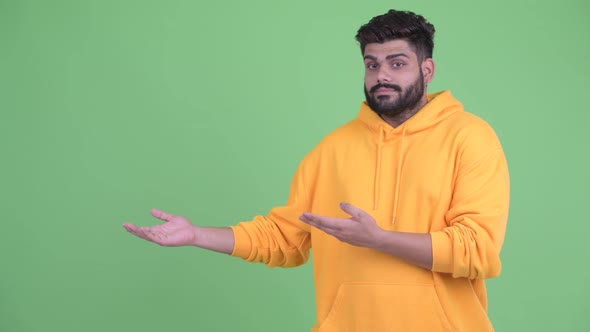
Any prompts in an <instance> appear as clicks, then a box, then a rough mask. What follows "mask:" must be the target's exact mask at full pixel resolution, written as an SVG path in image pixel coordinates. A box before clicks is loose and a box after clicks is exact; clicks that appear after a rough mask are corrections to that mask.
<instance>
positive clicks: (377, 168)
mask: <svg viewBox="0 0 590 332" xmlns="http://www.w3.org/2000/svg"><path fill="white" fill-rule="evenodd" d="M381 149H383V129H379V142H377V165H376V166H375V182H374V183H375V186H374V188H375V191H374V192H373V202H374V203H373V210H377V208H378V207H379V182H380V176H381Z"/></svg>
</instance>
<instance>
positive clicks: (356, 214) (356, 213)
mask: <svg viewBox="0 0 590 332" xmlns="http://www.w3.org/2000/svg"><path fill="white" fill-rule="evenodd" d="M340 209H341V210H342V211H344V212H346V213H348V214H349V215H350V216H351V217H352V218H353V219H354V220H357V221H365V220H371V219H373V217H371V216H370V215H369V214H368V213H367V212H365V211H363V210H361V209H359V208H357V207H356V206H354V205H352V204H350V203H345V202H342V203H340Z"/></svg>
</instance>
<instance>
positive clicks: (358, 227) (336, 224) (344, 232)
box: [299, 203, 385, 248]
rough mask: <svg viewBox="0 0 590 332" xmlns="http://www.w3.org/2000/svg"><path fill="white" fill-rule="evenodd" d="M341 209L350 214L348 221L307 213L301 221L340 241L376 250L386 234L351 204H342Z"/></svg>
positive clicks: (365, 213)
mask: <svg viewBox="0 0 590 332" xmlns="http://www.w3.org/2000/svg"><path fill="white" fill-rule="evenodd" d="M340 209H342V211H344V212H346V213H348V214H349V215H350V216H351V217H350V218H348V219H343V218H332V217H325V216H318V215H316V214H313V213H309V212H305V213H303V215H301V217H299V219H300V220H301V221H303V222H304V223H306V224H309V225H311V226H313V227H316V228H317V229H319V230H321V231H323V232H325V233H327V234H330V235H332V236H334V237H335V238H337V239H338V240H340V241H343V242H346V243H349V244H352V245H354V246H360V247H367V248H374V247H375V246H376V245H377V242H378V240H379V237H380V236H381V235H382V234H383V232H385V231H384V230H383V229H381V228H380V227H379V226H377V223H376V222H375V219H373V217H371V216H370V215H369V214H368V213H367V212H365V211H363V210H361V209H359V208H357V207H356V206H353V205H352V204H349V203H340Z"/></svg>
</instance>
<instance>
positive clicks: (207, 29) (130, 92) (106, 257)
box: [0, 0, 590, 332]
mask: <svg viewBox="0 0 590 332" xmlns="http://www.w3.org/2000/svg"><path fill="white" fill-rule="evenodd" d="M388 8H397V9H409V10H413V11H416V12H418V13H421V14H423V15H424V16H425V17H426V18H427V19H429V20H430V21H431V22H432V23H433V24H434V25H435V26H436V28H437V33H436V44H435V45H436V46H435V54H434V58H435V62H436V64H437V72H436V77H435V80H434V83H433V84H432V85H431V86H430V91H437V90H441V89H451V90H452V91H453V93H454V94H455V96H456V97H458V98H459V99H460V100H461V101H462V102H463V103H464V104H465V107H466V109H467V110H469V111H471V112H473V113H475V114H477V115H479V116H481V117H483V118H484V119H486V120H487V121H488V122H489V123H490V124H491V125H492V126H493V127H494V128H495V129H496V131H497V133H498V135H499V136H500V139H501V140H502V142H503V144H504V147H505V150H506V155H507V158H508V161H509V165H510V170H511V177H512V200H511V204H512V205H511V214H510V219H509V227H508V231H507V235H506V241H505V245H504V248H503V251H502V258H503V273H502V275H501V276H500V277H499V278H496V279H492V280H490V281H489V282H488V289H489V298H490V316H491V318H492V320H493V322H494V324H495V326H496V330H497V331H590V318H589V317H588V312H589V310H590V304H589V300H588V298H589V297H590V286H589V285H590V283H589V282H588V281H589V280H590V268H589V267H588V261H589V256H590V255H589V251H588V245H587V236H588V233H589V232H590V226H589V223H588V220H587V219H588V218H587V211H586V207H587V206H588V203H587V198H588V194H587V193H588V187H589V185H590V178H589V176H588V170H589V169H590V158H589V157H588V150H589V149H588V143H589V142H590V140H589V139H590V134H589V133H588V129H587V127H588V123H589V121H590V115H589V111H588V108H587V107H586V106H584V105H585V104H586V102H585V100H584V99H585V97H586V93H587V87H588V84H587V83H586V82H587V79H588V77H589V76H590V66H589V65H588V56H589V54H590V20H588V15H589V14H590V5H589V3H588V2H586V1H584V0H578V1H576V0H564V1H532V0H529V1H507V0H501V1H487V2H478V1H469V0H461V1H438V0H437V1H434V0H433V1H416V0H414V1H410V0H408V1H335V0H334V1H318V0H303V1H302V0H300V1H288V2H287V1H276V0H275V1H272V0H267V1H239V0H231V1H219V2H213V1H189V0H185V1H182V0H168V1H139V0H135V1H122V0H117V1H115V0H108V1H98V0H97V1H75V0H71V1H65V0H60V1H57V0H56V1H26V0H21V1H16V0H15V1H9V0H0V144H1V146H0V147H1V158H2V159H1V162H0V167H1V172H0V181H1V182H0V195H1V196H0V202H1V210H0V212H1V215H2V227H1V228H0V235H1V240H0V258H1V259H0V262H1V267H0V331H3V332H4V331H6V332H20V331H26V332H29V331H31V332H33V331H145V332H148V331H188V330H192V331H308V330H309V328H310V327H311V325H312V324H313V322H314V320H315V317H314V314H315V312H314V310H315V307H314V298H313V286H312V276H311V272H312V271H311V264H308V265H306V266H303V267H300V268H296V269H280V268H276V269H269V268H266V267H265V266H264V265H260V264H248V263H244V262H242V261H240V260H239V259H237V258H232V257H229V256H225V255H220V254H215V253H212V252H207V251H204V250H199V249H196V248H163V247H159V246H157V245H154V244H151V243H148V242H144V241H141V240H139V239H136V238H134V237H132V236H131V235H129V234H128V233H127V232H126V231H125V230H124V229H123V227H121V224H122V223H123V222H125V221H130V222H134V223H137V224H140V225H151V224H155V223H156V222H157V221H156V220H154V219H153V218H151V217H150V216H149V209H150V208H153V207H157V208H160V209H164V210H165V211H168V212H171V213H176V214H181V215H185V216H187V217H189V218H190V219H191V220H192V221H193V222H194V223H197V224H200V225H218V226H225V225H229V224H235V223H236V222H238V221H240V220H248V219H250V218H251V217H253V216H254V215H256V214H265V213H266V212H267V211H268V210H269V209H270V208H271V207H273V206H276V205H280V204H282V203H283V202H284V201H285V200H286V198H287V193H288V185H289V182H290V179H291V176H292V174H293V172H294V170H295V168H296V166H297V164H298V162H299V160H300V159H301V158H302V157H303V156H304V155H305V153H307V152H308V151H309V150H310V149H311V148H312V147H313V146H314V145H315V144H316V143H317V142H318V141H319V140H320V139H321V137H323V136H324V135H325V134H326V133H328V132H329V131H330V130H332V129H334V128H335V127H337V126H339V125H340V124H342V123H344V122H345V121H348V120H349V119H351V118H353V117H354V116H355V115H356V113H357V112H358V106H359V104H360V102H361V101H362V99H363V94H362V79H363V65H362V60H361V57H360V52H359V49H358V46H357V44H356V42H355V41H354V39H353V37H354V35H355V33H356V30H357V29H358V27H359V26H360V25H361V24H363V23H365V22H366V21H368V20H369V19H370V18H371V17H373V16H375V15H378V14H381V13H383V12H385V11H386V10H387V9H388Z"/></svg>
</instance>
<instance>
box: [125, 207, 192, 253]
mask: <svg viewBox="0 0 590 332" xmlns="http://www.w3.org/2000/svg"><path fill="white" fill-rule="evenodd" d="M151 213H152V216H154V217H156V218H158V219H160V220H163V221H165V223H163V224H160V225H155V226H145V227H137V226H135V225H134V224H131V223H124V224H123V227H125V229H127V231H128V232H129V233H131V234H133V235H135V236H138V237H140V238H142V239H145V240H148V241H151V242H154V243H157V244H159V245H161V246H166V247H179V246H192V245H196V241H197V228H196V227H195V226H194V225H193V224H191V223H190V221H188V219H186V218H184V217H181V216H176V215H173V214H168V213H166V212H163V211H160V210H156V209H153V210H152V211H151Z"/></svg>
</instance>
